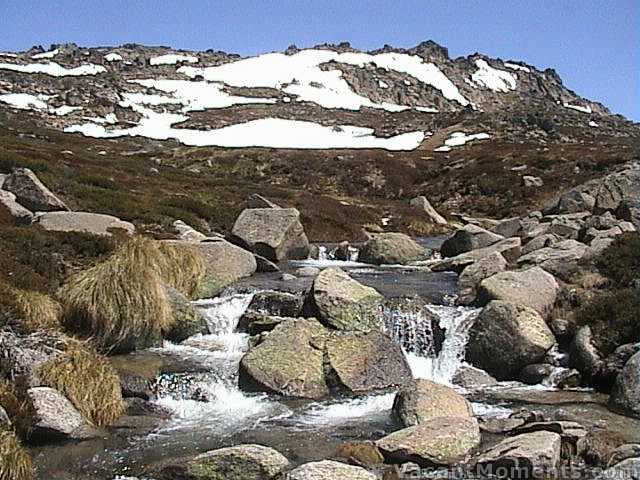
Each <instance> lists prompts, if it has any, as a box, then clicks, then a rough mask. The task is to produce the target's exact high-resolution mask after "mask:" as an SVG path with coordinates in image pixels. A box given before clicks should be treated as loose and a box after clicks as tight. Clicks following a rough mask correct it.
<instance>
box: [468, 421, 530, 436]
mask: <svg viewBox="0 0 640 480" xmlns="http://www.w3.org/2000/svg"><path fill="white" fill-rule="evenodd" d="M479 423H480V430H481V431H483V432H487V433H493V434H498V433H511V432H513V431H514V430H516V429H517V428H518V427H520V426H522V425H524V423H525V421H524V420H523V419H522V418H495V417H489V418H487V419H480V420H479Z"/></svg>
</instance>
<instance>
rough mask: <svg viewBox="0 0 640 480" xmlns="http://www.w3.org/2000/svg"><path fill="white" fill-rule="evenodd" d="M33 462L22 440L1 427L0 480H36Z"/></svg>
mask: <svg viewBox="0 0 640 480" xmlns="http://www.w3.org/2000/svg"><path fill="white" fill-rule="evenodd" d="M35 478H36V477H35V470H34V468H33V462H32V461H31V457H30V456H29V454H28V453H27V451H26V450H25V449H24V448H23V446H22V444H21V443H20V440H18V438H17V437H16V435H15V434H14V433H13V432H12V431H10V430H6V429H4V428H2V427H0V480H34V479H35Z"/></svg>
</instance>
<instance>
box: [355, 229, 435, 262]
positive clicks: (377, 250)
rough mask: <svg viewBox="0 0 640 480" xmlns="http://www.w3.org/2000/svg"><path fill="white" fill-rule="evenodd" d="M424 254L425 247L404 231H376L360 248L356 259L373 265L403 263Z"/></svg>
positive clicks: (414, 259)
mask: <svg viewBox="0 0 640 480" xmlns="http://www.w3.org/2000/svg"><path fill="white" fill-rule="evenodd" d="M424 256H425V249H424V247H422V246H421V245H419V244H418V243H416V242H415V241H414V240H413V239H412V238H411V237H409V236H407V235H405V234H404V233H396V232H389V233H378V234H375V235H373V236H372V237H371V238H370V239H369V240H368V241H367V242H366V243H365V244H364V245H363V246H362V249H361V250H360V254H359V256H358V260H359V261H361V262H364V263H372V264H375V265H382V264H386V265H398V264H400V265H404V264H407V263H410V262H413V261H416V260H420V259H421V258H423V257H424Z"/></svg>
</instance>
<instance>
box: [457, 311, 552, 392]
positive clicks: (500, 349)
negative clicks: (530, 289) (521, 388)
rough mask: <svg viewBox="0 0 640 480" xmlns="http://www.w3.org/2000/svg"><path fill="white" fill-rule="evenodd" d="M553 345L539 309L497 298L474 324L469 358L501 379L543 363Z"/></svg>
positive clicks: (470, 336)
mask: <svg viewBox="0 0 640 480" xmlns="http://www.w3.org/2000/svg"><path fill="white" fill-rule="evenodd" d="M554 344H555V338H554V336H553V333H551V330H549V327H547V324H546V323H545V321H544V319H543V318H542V317H541V316H540V315H539V314H538V312H536V311H535V310H533V309H532V308H529V307H526V306H523V305H517V304H514V303H509V302H504V301H498V300H494V301H492V302H490V303H489V304H488V305H487V306H486V307H485V308H484V309H483V310H482V312H481V313H480V315H479V316H478V318H477V320H476V322H475V323H474V325H473V326H472V327H471V331H470V334H469V343H468V344H467V359H468V360H469V361H470V362H471V363H472V364H473V365H474V366H476V367H479V368H482V369H483V370H486V371H487V372H489V373H490V374H491V375H493V376H494V377H496V378H497V379H498V380H506V379H513V378H516V376H517V374H518V373H519V372H520V371H521V370H522V369H523V368H524V367H526V366H527V365H530V364H533V363H538V362H540V361H541V360H542V359H543V358H544V356H545V354H546V353H547V351H548V350H549V349H550V348H551V347H552V346H553V345H554Z"/></svg>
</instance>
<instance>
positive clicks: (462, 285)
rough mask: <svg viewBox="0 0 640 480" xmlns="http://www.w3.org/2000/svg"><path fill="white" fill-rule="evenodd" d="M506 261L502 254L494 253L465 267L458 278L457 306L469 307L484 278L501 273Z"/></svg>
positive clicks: (505, 266)
mask: <svg viewBox="0 0 640 480" xmlns="http://www.w3.org/2000/svg"><path fill="white" fill-rule="evenodd" d="M506 268H507V261H506V260H505V259H504V257H503V256H502V254H500V253H498V252H494V253H492V254H491V255H488V256H486V257H484V258H481V259H480V260H478V261H477V262H475V263H472V264H471V265H469V266H467V267H466V268H465V269H464V270H463V271H462V273H461V274H460V276H459V277H458V298H457V300H456V304H457V305H471V304H472V303H473V302H474V301H475V300H476V297H477V293H478V286H479V285H480V282H482V280H484V279H485V278H488V277H491V276H492V275H495V274H496V273H500V272H503V271H504V270H505V269H506Z"/></svg>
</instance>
